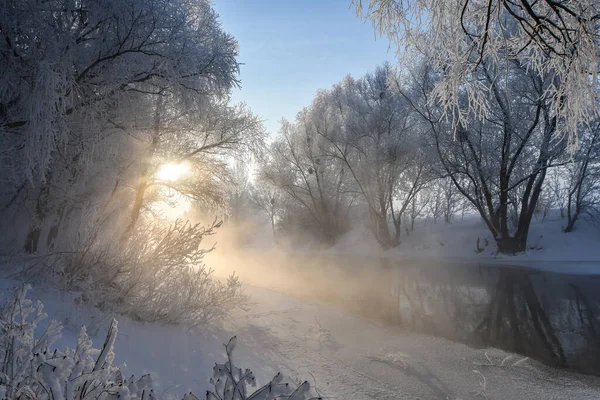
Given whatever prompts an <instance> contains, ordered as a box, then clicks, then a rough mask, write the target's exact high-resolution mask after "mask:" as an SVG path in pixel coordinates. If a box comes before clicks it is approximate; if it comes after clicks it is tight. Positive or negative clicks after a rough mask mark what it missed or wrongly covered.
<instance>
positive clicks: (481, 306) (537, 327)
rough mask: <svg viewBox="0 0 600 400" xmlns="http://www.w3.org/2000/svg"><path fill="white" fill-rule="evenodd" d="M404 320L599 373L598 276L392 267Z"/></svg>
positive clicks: (418, 326)
mask: <svg viewBox="0 0 600 400" xmlns="http://www.w3.org/2000/svg"><path fill="white" fill-rule="evenodd" d="M391 268H392V271H393V274H394V276H395V279H394V283H393V284H392V286H393V288H392V294H393V295H395V296H396V297H397V300H398V303H397V304H398V311H399V314H400V321H401V323H402V324H403V325H405V326H408V327H411V328H413V329H415V330H418V331H423V332H427V333H431V334H434V335H439V336H443V337H447V338H450V339H454V340H460V341H464V342H467V343H471V344H476V345H484V346H493V347H498V348H502V349H506V350H509V351H514V352H517V353H519V354H523V355H526V356H530V357H532V358H536V359H538V360H540V361H543V362H545V363H547V364H550V365H553V366H557V367H568V368H573V369H576V370H579V371H581V372H585V373H590V374H595V375H600V336H599V333H600V332H599V329H600V326H599V324H600V277H596V276H582V275H567V274H557V273H550V272H543V271H537V270H533V269H528V268H521V267H506V266H482V265H471V266H464V265H462V266H458V265H453V266H435V267H434V266H423V265H412V266H404V265H402V266H399V265H397V264H396V265H392V266H391Z"/></svg>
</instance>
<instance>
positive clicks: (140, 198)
mask: <svg viewBox="0 0 600 400" xmlns="http://www.w3.org/2000/svg"><path fill="white" fill-rule="evenodd" d="M161 112H162V97H161V96H160V95H159V96H158V99H157V100H156V111H155V114H154V132H153V137H152V142H151V143H150V150H149V151H148V159H147V161H146V166H145V167H144V169H143V170H142V174H141V176H140V181H139V183H138V186H137V190H136V194H135V201H134V203H133V208H132V210H131V219H130V222H129V224H128V225H127V228H125V233H124V234H123V237H122V239H121V240H122V241H124V240H126V239H127V238H128V237H129V235H131V232H132V231H133V228H135V225H136V224H137V222H138V220H139V218H140V212H141V210H142V207H143V205H144V199H145V195H146V190H147V189H148V186H149V183H150V179H151V178H152V175H153V172H154V171H153V168H152V166H151V165H150V163H151V162H152V157H153V156H154V152H155V151H156V147H157V146H158V141H159V137H160V123H161V122H160V116H161Z"/></svg>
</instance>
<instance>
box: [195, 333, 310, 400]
mask: <svg viewBox="0 0 600 400" xmlns="http://www.w3.org/2000/svg"><path fill="white" fill-rule="evenodd" d="M236 344H237V338H236V337H235V336H234V337H232V338H231V339H229V342H227V344H226V345H225V353H226V355H227V361H226V362H225V363H223V364H215V366H214V368H213V372H214V376H213V378H212V379H211V380H210V383H211V384H212V385H213V388H214V389H213V390H208V391H207V392H206V399H207V400H251V399H252V400H274V399H283V400H307V399H309V400H316V399H321V398H320V397H311V394H310V384H309V383H308V382H307V381H304V382H302V383H300V384H299V385H297V386H294V385H290V384H289V383H286V382H283V376H282V375H281V373H278V374H277V375H275V377H273V379H272V380H271V381H270V382H269V383H267V384H266V385H264V386H262V387H260V388H258V389H255V390H253V391H249V388H253V387H256V381H255V379H254V374H253V373H252V371H250V370H249V369H248V368H246V369H245V370H242V369H241V368H238V367H236V366H235V365H234V364H233V360H232V354H233V350H234V349H235V346H236Z"/></svg>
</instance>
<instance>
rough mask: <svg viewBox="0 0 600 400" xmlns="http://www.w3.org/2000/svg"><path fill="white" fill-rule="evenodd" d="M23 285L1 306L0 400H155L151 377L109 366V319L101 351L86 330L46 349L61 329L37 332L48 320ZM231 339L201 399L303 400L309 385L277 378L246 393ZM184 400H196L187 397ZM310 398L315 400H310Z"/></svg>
mask: <svg viewBox="0 0 600 400" xmlns="http://www.w3.org/2000/svg"><path fill="white" fill-rule="evenodd" d="M28 289H29V287H28V286H21V287H19V288H16V289H13V290H12V294H13V296H12V297H11V298H9V299H8V300H7V301H6V302H4V303H3V304H2V305H0V329H1V336H0V359H1V360H2V364H1V365H0V366H1V371H0V398H2V399H8V400H13V399H19V400H28V399H41V400H55V399H56V400H58V399H69V400H71V399H101V400H104V399H124V400H128V399H142V400H144V399H148V400H153V399H155V396H154V393H153V389H152V379H151V377H150V375H144V376H142V377H141V378H140V379H138V380H137V381H136V380H135V378H134V376H131V378H129V379H123V375H122V373H121V371H120V369H119V367H117V366H114V365H113V360H114V358H115V354H114V344H115V340H116V337H117V331H118V324H117V321H116V320H113V321H112V323H111V325H110V328H109V330H108V333H107V335H106V340H105V341H104V345H103V346H102V348H101V349H99V350H98V349H94V348H93V347H92V341H91V340H90V338H89V337H88V335H87V332H86V329H85V327H82V328H81V331H80V333H79V337H78V339H77V345H76V347H75V349H70V348H68V347H67V348H66V349H65V350H64V351H59V350H56V349H54V350H53V349H51V346H52V344H53V343H55V342H56V340H57V339H59V338H60V336H61V329H62V326H61V325H60V324H59V323H58V322H56V321H50V322H49V323H48V324H47V326H46V328H45V329H44V330H43V331H41V333H40V330H39V327H38V324H39V323H40V322H41V321H43V320H44V319H46V318H47V315H46V314H45V313H44V312H43V305H42V304H41V303H40V302H39V301H38V302H37V303H36V304H33V302H32V301H31V300H29V299H27V298H26V294H27V290H28ZM236 341H237V339H236V337H235V336H234V337H233V338H232V339H230V340H229V342H228V343H227V345H225V351H226V354H227V361H226V362H225V363H223V364H215V367H214V376H213V378H212V379H210V383H211V384H212V386H213V390H208V391H207V392H206V398H207V400H209V399H215V400H250V399H253V400H273V399H276V398H277V399H287V400H307V399H309V397H310V385H309V384H308V382H303V383H301V384H300V385H298V386H295V385H290V384H288V383H284V382H283V377H282V375H281V374H277V375H276V376H275V377H274V378H273V379H272V380H271V381H270V382H269V383H267V384H266V385H264V386H262V387H260V388H259V389H257V390H255V391H253V392H252V393H249V391H248V388H249V387H252V386H255V384H256V383H255V379H254V375H253V374H252V372H251V371H250V370H249V369H245V370H242V369H241V368H238V367H236V366H235V365H234V364H233V361H232V353H233V350H234V347H235V344H236ZM183 398H184V400H194V399H198V397H197V396H196V395H194V394H193V393H187V394H186V395H185V396H184V397H183ZM310 399H319V398H315V397H310Z"/></svg>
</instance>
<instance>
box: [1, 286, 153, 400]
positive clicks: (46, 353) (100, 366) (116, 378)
mask: <svg viewBox="0 0 600 400" xmlns="http://www.w3.org/2000/svg"><path fill="white" fill-rule="evenodd" d="M27 290H28V287H27V286H21V287H19V288H16V289H13V297H12V298H10V299H8V300H7V301H6V302H5V303H4V304H3V305H2V306H1V308H0V328H1V330H2V335H1V337H0V359H1V360H2V365H1V368H2V369H1V371H0V396H1V397H2V398H3V399H110V398H120V399H130V398H150V396H151V395H152V391H151V390H152V389H151V388H150V384H151V383H152V382H151V379H150V376H149V375H145V376H143V377H142V378H141V379H139V380H137V381H135V379H134V377H133V376H132V377H131V378H130V379H128V380H125V379H123V376H122V374H121V372H120V370H119V368H118V367H116V366H113V365H112V362H113V360H114V352H113V347H114V343H115V339H116V336H117V321H115V320H113V322H112V323H111V326H110V329H109V330H108V334H107V336H106V341H105V342H104V346H102V349H100V350H97V349H94V348H92V341H91V340H90V339H89V337H88V335H87V332H86V329H85V327H82V328H81V331H80V333H79V338H78V339H77V346H76V347H75V349H70V348H66V349H65V350H64V351H59V350H56V349H55V350H51V348H50V347H51V345H52V344H53V343H54V342H55V341H56V340H57V339H59V338H60V335H61V329H62V326H61V325H60V324H59V323H57V322H56V321H50V322H49V323H48V324H47V326H46V328H45V329H44V330H43V331H42V333H41V334H40V333H38V332H36V328H37V327H38V324H39V323H40V322H41V321H43V320H44V319H46V318H47V315H46V314H45V313H44V312H43V305H42V304H41V303H40V302H37V303H36V304H33V302H32V301H31V300H29V299H27V298H26V297H25V296H26V294H27ZM38 329H39V328H38Z"/></svg>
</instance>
